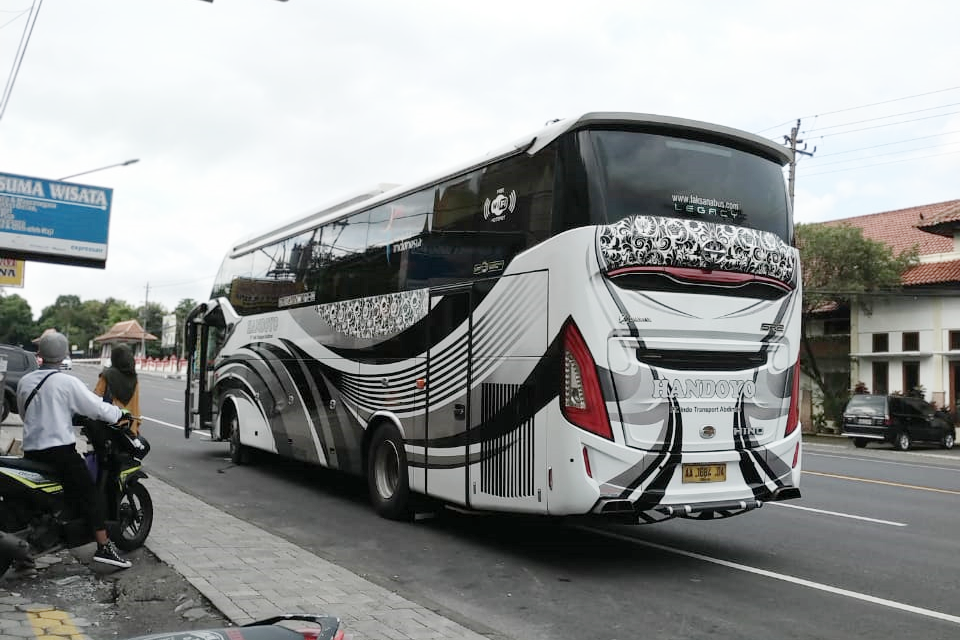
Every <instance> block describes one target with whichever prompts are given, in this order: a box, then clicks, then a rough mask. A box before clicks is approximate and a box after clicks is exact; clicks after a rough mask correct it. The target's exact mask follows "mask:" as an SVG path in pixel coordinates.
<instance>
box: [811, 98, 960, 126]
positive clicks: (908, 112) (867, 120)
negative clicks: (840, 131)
mask: <svg viewBox="0 0 960 640" xmlns="http://www.w3.org/2000/svg"><path fill="white" fill-rule="evenodd" d="M957 105H960V102H954V103H951V104H942V105H940V106H938V107H927V108H926V109H916V110H914V111H903V112H901V113H891V114H890V115H888V116H878V117H876V118H866V119H864V120H856V121H854V122H845V123H844V124H832V125H830V126H828V127H819V128H817V129H806V130H804V131H803V133H813V132H814V131H825V130H827V129H836V128H838V127H849V126H851V125H854V124H863V123H864V122H876V121H877V120H886V119H887V118H896V117H898V116H909V115H912V114H914V113H923V112H924V111H933V110H935V109H946V108H947V107H955V106H957ZM947 115H949V114H947Z"/></svg>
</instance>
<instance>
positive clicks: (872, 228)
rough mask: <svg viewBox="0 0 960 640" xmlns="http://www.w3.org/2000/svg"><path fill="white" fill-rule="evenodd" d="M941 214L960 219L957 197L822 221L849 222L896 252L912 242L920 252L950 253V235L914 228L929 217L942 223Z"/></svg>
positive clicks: (838, 223) (924, 223)
mask: <svg viewBox="0 0 960 640" xmlns="http://www.w3.org/2000/svg"><path fill="white" fill-rule="evenodd" d="M941 215H943V216H946V215H955V216H956V219H957V220H960V200H948V201H947V202H938V203H936V204H926V205H923V206H919V207H910V208H909V209H897V210H895V211H884V212H882V213H871V214H868V215H865V216H856V217H853V218H843V219H841V220H831V221H829V222H824V223H823V224H826V225H831V226H834V225H841V224H849V225H850V226H852V227H859V228H860V229H862V230H863V237H864V238H869V239H871V240H876V241H878V242H882V243H884V244H886V245H888V246H890V247H892V248H893V250H894V252H896V253H900V252H902V251H906V250H908V249H910V248H911V247H913V246H914V245H917V247H918V248H919V251H920V255H929V254H933V253H950V252H952V251H953V238H952V237H951V238H947V237H944V236H940V235H936V234H933V233H928V232H926V231H921V230H920V229H918V228H917V225H918V224H923V225H924V226H926V224H927V221H929V220H934V219H937V223H942V222H945V220H939V219H938V216H941ZM921 216H923V217H922V218H921ZM934 224H936V223H934Z"/></svg>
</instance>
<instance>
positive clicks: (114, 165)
mask: <svg viewBox="0 0 960 640" xmlns="http://www.w3.org/2000/svg"><path fill="white" fill-rule="evenodd" d="M135 162H140V158H134V159H133V160H127V161H126V162H118V163H116V164H108V165H107V166H105V167H100V168H99V169H90V170H89V171H81V172H80V173H74V174H71V175H69V176H65V177H63V178H60V180H67V179H69V178H76V177H77V176H85V175H87V174H88V173H93V172H95V171H103V170H104V169H113V168H114V167H125V166H127V165H130V164H134V163H135Z"/></svg>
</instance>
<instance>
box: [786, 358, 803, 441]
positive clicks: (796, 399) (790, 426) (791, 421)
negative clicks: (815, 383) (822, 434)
mask: <svg viewBox="0 0 960 640" xmlns="http://www.w3.org/2000/svg"><path fill="white" fill-rule="evenodd" d="M798 424H800V357H799V356H798V357H797V363H796V364H795V365H793V382H792V384H791V385H790V410H789V411H788V412H787V432H786V433H785V434H784V435H786V436H788V435H790V434H791V433H793V432H794V431H796V429H797V425H798Z"/></svg>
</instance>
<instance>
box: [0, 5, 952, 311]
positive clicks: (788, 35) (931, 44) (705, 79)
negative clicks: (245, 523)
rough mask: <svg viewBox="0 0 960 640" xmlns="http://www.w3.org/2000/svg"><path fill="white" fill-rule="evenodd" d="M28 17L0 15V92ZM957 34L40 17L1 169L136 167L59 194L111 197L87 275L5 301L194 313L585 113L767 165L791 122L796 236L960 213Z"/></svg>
mask: <svg viewBox="0 0 960 640" xmlns="http://www.w3.org/2000/svg"><path fill="white" fill-rule="evenodd" d="M33 1H34V0H0V25H3V26H2V27H0V74H2V75H3V76H4V78H5V79H6V78H7V77H9V74H10V69H11V66H12V65H13V63H14V60H15V56H16V51H17V47H18V45H19V43H20V40H21V37H22V34H23V31H24V25H25V24H26V21H27V13H26V12H28V11H29V9H30V6H31V3H32V2H33ZM957 24H960V3H954V2H945V1H937V2H931V1H925V0H914V1H911V2H885V3H877V2H855V1H850V2H837V1H836V0H834V1H832V2H819V1H813V2H811V1H804V2H791V3H787V2H772V1H769V0H767V1H758V2H738V1H735V0H729V1H724V2H715V1H709V0H703V1H687V2H681V1H667V0H662V1H660V2H647V1H644V0H627V1H624V2H613V1H604V0H594V1H593V2H566V1H564V0H546V1H540V0H511V1H510V2H501V1H499V0H485V1H484V2H457V1H454V0H438V1H432V0H431V1H418V0H406V1H403V0H383V1H379V2H374V1H366V0H351V1H350V2H323V1H321V0H289V1H288V2H278V1H276V0H215V1H214V2H213V3H208V2H203V1H202V0H137V1H136V2H134V1H131V0H45V1H44V2H43V4H42V8H41V10H40V12H39V14H38V17H37V20H36V23H35V26H34V29H33V32H32V36H31V38H30V40H29V45H28V48H27V50H26V55H25V57H24V59H23V62H22V65H21V67H20V71H19V75H18V77H17V79H16V83H15V85H14V86H13V90H12V93H11V96H10V100H9V103H8V107H7V109H6V112H5V114H4V115H3V117H2V119H0V172H4V173H15V174H20V175H26V176H32V177H40V178H46V179H58V178H62V177H64V176H67V175H70V174H74V173H78V172H81V171H86V170H89V169H94V168H98V167H102V166H106V165H111V164H114V163H119V162H122V161H124V160H128V159H132V158H139V159H140V162H139V163H137V164H133V165H130V166H126V167H119V168H112V169H108V170H105V171H102V172H97V173H93V174H90V175H88V176H83V177H79V178H76V181H78V182H85V183H87V184H92V185H98V186H103V187H110V188H112V189H113V207H112V213H111V220H110V236H109V255H108V259H107V267H106V269H102V270H101V269H92V268H82V267H68V266H62V265H49V264H42V263H37V262H28V263H27V265H26V278H25V286H24V288H22V289H13V288H7V289H5V293H6V294H14V293H16V294H19V295H21V296H23V297H24V298H26V299H27V300H28V302H29V303H30V305H31V308H32V309H33V312H34V316H35V317H37V316H39V314H40V312H41V311H42V309H43V308H44V307H46V306H48V305H50V304H52V303H53V302H54V301H55V300H56V298H57V296H59V295H61V294H74V295H78V296H80V298H81V299H83V300H87V299H100V300H102V299H105V298H107V297H111V296H112V297H115V298H119V299H122V300H126V301H127V302H129V303H131V304H133V305H134V306H138V305H141V304H143V302H144V299H145V298H146V297H147V295H148V293H147V286H148V284H149V300H150V301H151V302H159V303H161V304H163V305H164V306H166V307H167V309H169V310H172V309H173V307H175V306H176V305H177V303H178V302H179V301H180V300H182V299H184V298H193V299H195V300H198V301H199V300H205V299H206V298H207V297H208V295H209V293H210V288H211V284H212V282H213V277H214V275H215V274H216V272H217V269H218V267H219V265H220V262H221V260H222V258H223V255H224V253H225V251H226V250H227V248H228V247H229V246H231V243H233V242H234V241H235V240H237V239H238V238H240V237H243V236H246V235H248V234H250V233H252V232H254V231H258V230H261V229H264V228H265V227H267V226H269V225H271V224H272V223H274V222H276V221H279V220H287V219H290V218H292V217H294V216H296V215H299V214H303V213H307V212H308V211H310V210H311V209H313V208H316V207H317V206H319V205H321V204H323V203H325V202H329V201H331V200H334V199H336V198H337V197H338V196H339V195H341V194H345V193H349V192H353V191H356V190H358V189H361V188H364V187H367V186H369V185H373V184H376V183H379V182H396V183H403V182H408V181H414V180H417V179H419V178H423V177H425V176H428V175H432V174H435V173H437V172H440V171H443V170H444V169H445V168H446V167H447V166H448V165H452V164H456V163H459V162H461V161H464V160H470V159H472V158H474V157H476V156H479V155H482V154H483V153H485V152H487V151H488V150H490V149H492V148H495V147H498V146H501V145H502V144H505V143H507V142H510V141H512V140H514V139H515V138H518V137H519V136H521V135H524V134H526V133H528V132H532V131H534V130H536V129H538V128H540V127H541V126H542V125H543V124H544V123H545V122H546V121H547V120H549V119H553V118H562V117H568V116H575V115H578V114H581V113H583V112H586V111H605V110H617V111H637V112H644V113H656V114H666V115H673V116H681V117H688V118H694V119H700V120H706V121H710V122H715V123H719V124H723V125H727V126H732V127H737V128H740V129H744V130H747V131H751V132H757V133H761V134H762V135H765V136H769V137H770V138H772V139H775V140H777V141H780V142H782V140H783V136H784V135H785V134H788V133H789V130H790V126H791V124H792V123H793V122H794V121H795V120H796V119H797V118H802V124H801V131H802V132H804V133H802V135H801V137H803V138H805V139H806V140H807V141H808V143H809V150H812V149H813V147H814V146H816V148H817V151H816V154H815V155H814V156H813V158H806V157H805V158H804V159H803V160H802V161H801V162H800V164H799V169H798V180H797V196H796V220H797V221H799V222H811V221H819V220H829V219H835V218H843V217H849V216H854V215H861V214H866V213H875V212H880V211H887V210H891V209H898V208H903V207H910V206H915V205H921V204H927V203H933V202H940V201H944V200H951V199H955V198H960V183H958V179H957V176H958V175H960V73H958V72H957V69H956V62H957V61H958V60H960V38H956V37H954V35H955V26H956V25H957ZM877 103H883V104H877ZM867 105H875V106H867ZM818 114H819V115H818ZM896 123H899V124H896ZM905 141H908V142H905ZM881 145H882V146H881ZM868 147H870V148H868ZM911 150H912V151H911Z"/></svg>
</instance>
